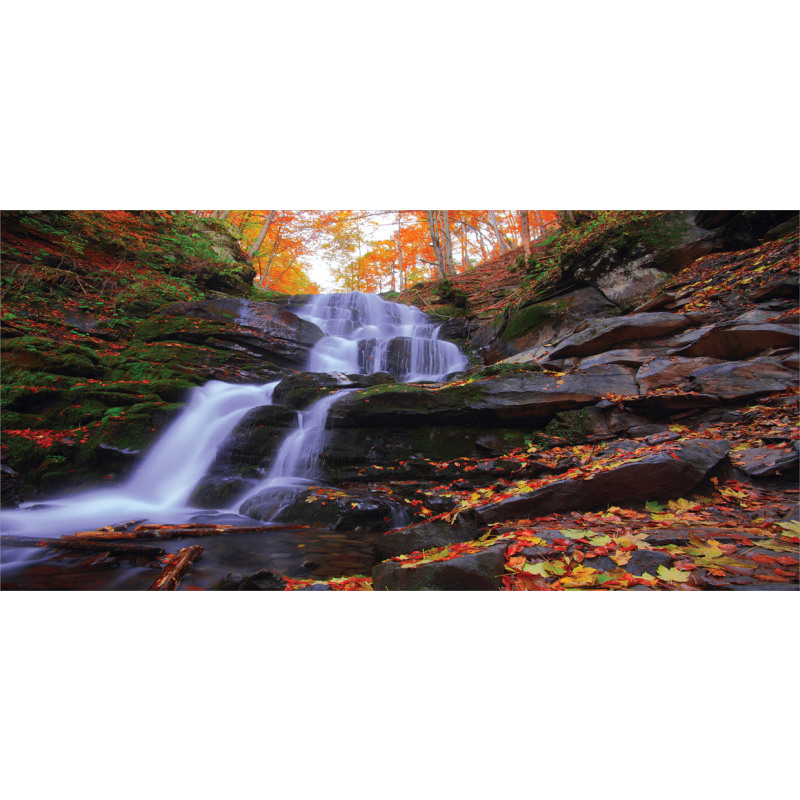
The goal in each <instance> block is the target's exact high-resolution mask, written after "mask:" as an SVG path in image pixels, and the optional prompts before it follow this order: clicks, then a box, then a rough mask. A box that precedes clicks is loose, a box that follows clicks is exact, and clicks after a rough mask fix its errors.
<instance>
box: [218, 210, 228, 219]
mask: <svg viewBox="0 0 800 800" xmlns="http://www.w3.org/2000/svg"><path fill="white" fill-rule="evenodd" d="M230 213H231V212H230V211H220V212H219V217H218V218H219V219H227V218H228V214H230Z"/></svg>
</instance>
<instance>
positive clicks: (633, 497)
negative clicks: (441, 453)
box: [477, 439, 730, 523]
mask: <svg viewBox="0 0 800 800" xmlns="http://www.w3.org/2000/svg"><path fill="white" fill-rule="evenodd" d="M729 450H730V443H729V442H727V441H726V440H711V439H694V440H692V441H689V442H686V443H685V444H683V445H681V446H679V447H677V448H676V449H675V450H670V451H666V450H664V451H661V452H657V453H653V454H652V455H648V456H645V457H643V458H641V459H638V460H636V461H629V462H627V463H624V464H621V465H620V466H618V467H615V468H612V469H608V470H606V471H604V472H598V473H595V474H594V475H591V476H590V477H588V478H586V479H585V480H576V479H570V480H563V481H557V482H555V483H551V484H549V485H547V486H543V487H541V488H539V489H535V490H534V491H532V492H525V493H524V494H521V495H519V496H517V497H511V498H508V499H507V500H502V501H500V502H499V503H492V504H489V505H485V506H479V507H478V508H477V511H478V512H479V513H480V515H481V516H482V517H483V519H484V520H485V521H486V522H487V523H489V522H500V521H502V520H506V519H518V518H520V517H536V516H543V515H546V514H552V513H563V512H567V511H591V510H593V509H596V508H605V507H606V506H608V505H613V504H630V503H639V502H645V501H647V500H658V499H663V500H667V499H674V498H676V497H682V496H683V495H685V494H686V493H687V492H690V491H691V490H692V489H694V488H695V487H696V486H697V485H698V484H699V483H700V482H701V481H702V480H703V478H705V477H706V475H707V474H708V473H709V472H710V471H711V470H712V469H713V468H714V467H716V466H717V464H719V463H720V462H721V461H722V459H723V458H725V456H726V455H727V453H728V451H729Z"/></svg>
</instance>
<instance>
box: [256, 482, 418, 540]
mask: <svg viewBox="0 0 800 800" xmlns="http://www.w3.org/2000/svg"><path fill="white" fill-rule="evenodd" d="M412 509H413V506H409V505H408V504H407V503H406V501H405V500H403V499H402V498H396V497H393V496H391V495H388V494H385V493H381V492H367V491H357V490H353V489H350V490H348V491H342V490H340V489H330V488H326V487H322V486H317V487H312V488H305V487H304V486H303V485H302V484H298V485H297V486H295V487H291V486H290V487H281V488H278V489H265V490H264V491H262V492H260V493H259V494H257V495H254V496H253V497H251V498H250V499H248V500H247V501H246V502H245V503H244V504H243V505H242V508H241V513H242V514H246V515H248V516H250V517H253V518H254V519H263V520H269V519H272V518H273V515H274V514H276V512H277V516H275V517H274V521H275V522H283V523H288V524H292V525H311V526H313V527H317V528H328V529H330V530H337V531H350V530H362V531H370V532H382V531H387V530H390V529H391V528H397V527H400V526H401V525H407V524H408V522H409V521H410V520H411V517H412V515H413V511H412Z"/></svg>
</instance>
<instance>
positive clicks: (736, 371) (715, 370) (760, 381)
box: [684, 357, 797, 401]
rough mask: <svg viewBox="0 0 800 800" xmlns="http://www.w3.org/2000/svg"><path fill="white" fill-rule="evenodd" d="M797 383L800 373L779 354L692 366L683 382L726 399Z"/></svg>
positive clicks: (746, 396)
mask: <svg viewBox="0 0 800 800" xmlns="http://www.w3.org/2000/svg"><path fill="white" fill-rule="evenodd" d="M796 385H797V373H796V372H794V371H793V370H790V369H787V368H786V367H784V366H783V365H782V364H781V362H780V361H779V360H778V359H777V358H769V357H767V358H755V359H753V360H751V361H744V362H742V361H723V362H722V363H718V364H712V365H710V366H706V367H701V368H700V369H696V370H693V371H692V373H691V375H689V376H688V377H687V378H686V380H685V382H684V386H685V387H686V389H688V390H689V391H695V392H700V393H704V394H713V395H716V396H717V397H721V398H724V399H725V400H729V401H734V400H744V399H746V398H748V397H755V396H757V395H760V394H768V393H770V392H782V391H784V390H786V389H789V388H792V387H794V386H796Z"/></svg>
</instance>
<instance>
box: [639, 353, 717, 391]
mask: <svg viewBox="0 0 800 800" xmlns="http://www.w3.org/2000/svg"><path fill="white" fill-rule="evenodd" d="M718 363H719V361H717V359H715V358H683V357H681V356H669V357H667V358H654V359H652V361H648V362H647V363H646V364H643V365H642V366H641V367H640V368H639V371H638V372H637V373H636V383H638V384H639V390H640V391H641V392H642V394H645V393H646V392H652V391H653V390H654V389H663V388H665V387H667V386H678V385H680V384H681V383H682V382H683V381H684V380H686V378H687V377H688V376H689V375H691V374H692V373H693V372H694V371H695V370H697V369H701V368H702V367H708V366H710V365H711V364H718Z"/></svg>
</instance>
